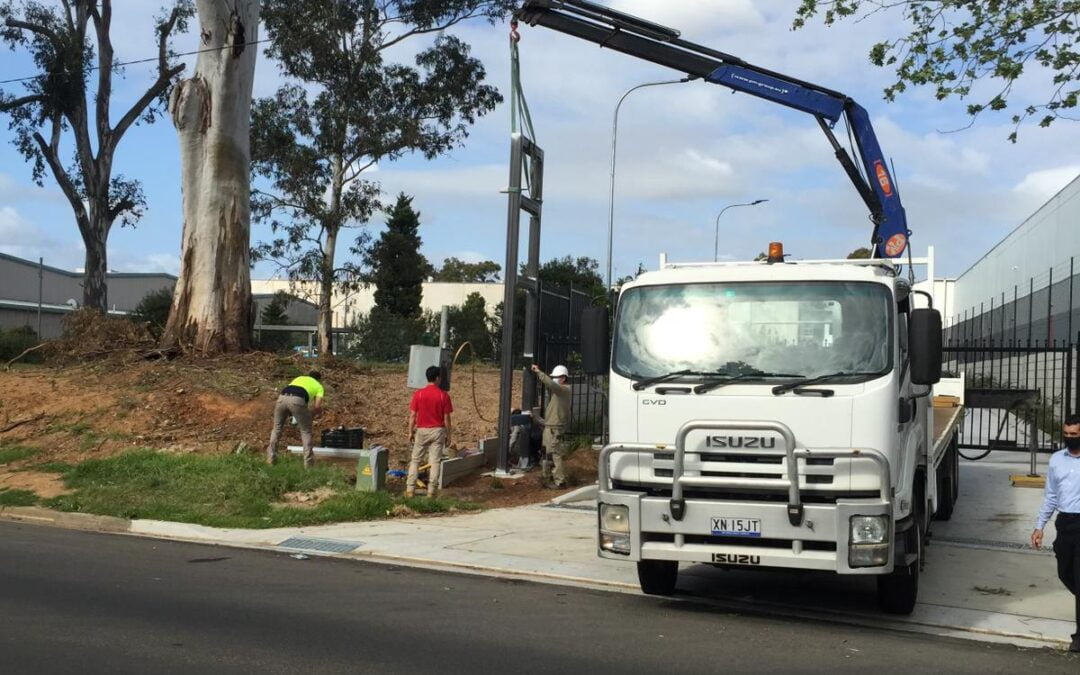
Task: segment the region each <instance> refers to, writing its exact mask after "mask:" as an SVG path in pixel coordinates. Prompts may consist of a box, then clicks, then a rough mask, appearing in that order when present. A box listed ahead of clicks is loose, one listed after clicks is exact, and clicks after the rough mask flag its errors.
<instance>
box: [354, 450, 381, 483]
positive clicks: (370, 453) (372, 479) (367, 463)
mask: <svg viewBox="0 0 1080 675" xmlns="http://www.w3.org/2000/svg"><path fill="white" fill-rule="evenodd" d="M388 464H389V453H388V452H387V451H386V448H384V447H382V446H375V447H373V448H369V449H368V450H365V451H364V452H363V454H361V455H360V457H359V458H358V459H357V461H356V489H357V490H359V491H360V492H381V491H383V490H385V489H386V470H387V468H388Z"/></svg>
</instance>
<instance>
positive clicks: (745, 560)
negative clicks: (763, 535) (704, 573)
mask: <svg viewBox="0 0 1080 675" xmlns="http://www.w3.org/2000/svg"><path fill="white" fill-rule="evenodd" d="M712 561H713V562H714V563H727V564H728V565H760V564H761V556H759V555H745V554H742V553H713V556H712Z"/></svg>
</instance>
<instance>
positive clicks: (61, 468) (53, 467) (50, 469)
mask: <svg viewBox="0 0 1080 675" xmlns="http://www.w3.org/2000/svg"><path fill="white" fill-rule="evenodd" d="M30 468H31V469H33V470H34V471H40V472H42V473H67V472H68V471H71V470H72V469H74V468H75V467H74V465H72V464H68V463H67V462H42V463H41V464H35V465H34V466H32V467H30Z"/></svg>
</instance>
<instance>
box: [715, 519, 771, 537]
mask: <svg viewBox="0 0 1080 675" xmlns="http://www.w3.org/2000/svg"><path fill="white" fill-rule="evenodd" d="M711 529H712V533H713V534H715V535H723V536H725V537H760V536H761V521H760V520H759V519H757V518H724V517H719V518H717V517H714V518H712V528H711Z"/></svg>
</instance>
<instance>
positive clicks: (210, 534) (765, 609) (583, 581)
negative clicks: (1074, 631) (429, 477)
mask: <svg viewBox="0 0 1080 675" xmlns="http://www.w3.org/2000/svg"><path fill="white" fill-rule="evenodd" d="M0 519H2V520H9V521H14V522H23V523H27V524H37V525H47V526H53V527H64V528H69V529H78V530H85V531H93V532H103V533H110V534H126V535H129V536H139V537H146V538H151V539H161V540H171V541H184V542H188V543H196V544H204V545H214V546H225V547H230V548H243V549H253V550H264V551H273V552H277V553H286V554H288V553H295V552H302V553H303V554H305V555H308V556H311V557H327V558H340V559H346V560H357V561H367V562H372V563H376V564H386V565H400V566H403V567H412V568H419V569H428V570H436V571H448V572H456V573H464V574H470V575H475V576H489V577H496V578H502V579H513V580H521V581H532V582H537V583H545V584H551V585H560V586H573V587H580V588H586V589H590V590H598V591H609V592H620V593H630V594H635V595H636V594H639V593H640V591H639V589H638V587H637V584H631V583H626V582H620V581H616V580H612V579H595V578H588V577H581V576H574V575H565V574H558V573H552V572H543V571H539V570H527V569H514V568H509V567H499V566H494V565H486V564H479V563H469V562H462V561H449V560H438V559H433V558H424V557H416V556H408V555H394V554H391V553H387V552H385V551H362V550H354V551H351V552H348V553H323V552H319V551H312V550H307V549H304V550H302V551H300V550H299V549H290V548H283V547H281V546H280V544H281V542H282V541H284V539H285V538H286V537H284V536H283V533H282V532H281V531H276V530H248V531H221V530H218V529H216V528H209V527H203V526H198V525H191V524H186V523H173V522H167V521H153V520H136V521H131V520H126V519H123V518H114V517H109V516H96V515H91V514H83V513H64V512H57V511H51V510H49V509H43V508H38V507H5V508H0ZM292 530H293V531H295V528H292ZM228 535H236V536H228ZM671 600H674V601H678V602H691V603H697V604H706V605H709V606H713V607H716V608H718V609H721V610H724V611H729V612H736V613H743V614H754V615H759V616H780V617H786V618H796V619H801V620H816V621H829V622H831V623H838V624H843V625H851V626H859V627H868V628H874V629H879V630H897V631H903V632H913V633H920V634H928V635H935V636H941V637H950V638H961V639H967V640H977V641H983V642H994V643H1005V644H1012V645H1015V646H1018V647H1025V648H1041V647H1051V648H1056V649H1063V648H1065V647H1067V646H1068V641H1067V640H1064V639H1059V638H1050V637H1033V636H1032V633H1031V632H1028V633H1026V634H1025V633H1021V632H1017V631H1014V630H1009V628H1010V624H1013V623H1018V624H1019V625H1023V626H1030V623H1031V621H1032V618H1031V617H1021V616H1012V615H997V614H994V613H990V612H975V611H972V610H962V609H959V608H944V609H947V610H951V611H945V612H942V611H940V610H941V609H943V608H934V609H935V610H937V611H934V612H925V613H924V612H920V610H919V608H917V609H916V613H915V615H914V616H913V617H911V618H907V619H902V618H890V617H884V616H879V615H872V614H866V613H861V612H847V611H834V610H827V609H826V610H822V609H808V608H806V607H799V606H792V605H785V604H782V603H776V602H771V601H765V600H761V599H757V600H754V601H753V602H746V601H743V600H739V599H736V598H728V597H722V596H721V597H716V596H712V597H703V596H700V595H691V594H677V595H676V596H674V597H673V598H671ZM920 607H924V608H926V607H931V606H929V605H927V606H923V605H922V604H921V603H920ZM919 614H925V615H924V616H922V617H920V616H919ZM968 615H971V616H968ZM1035 621H1039V620H1037V619H1035ZM977 624H989V625H991V626H993V625H994V624H997V626H995V627H982V626H980V625H977Z"/></svg>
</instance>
